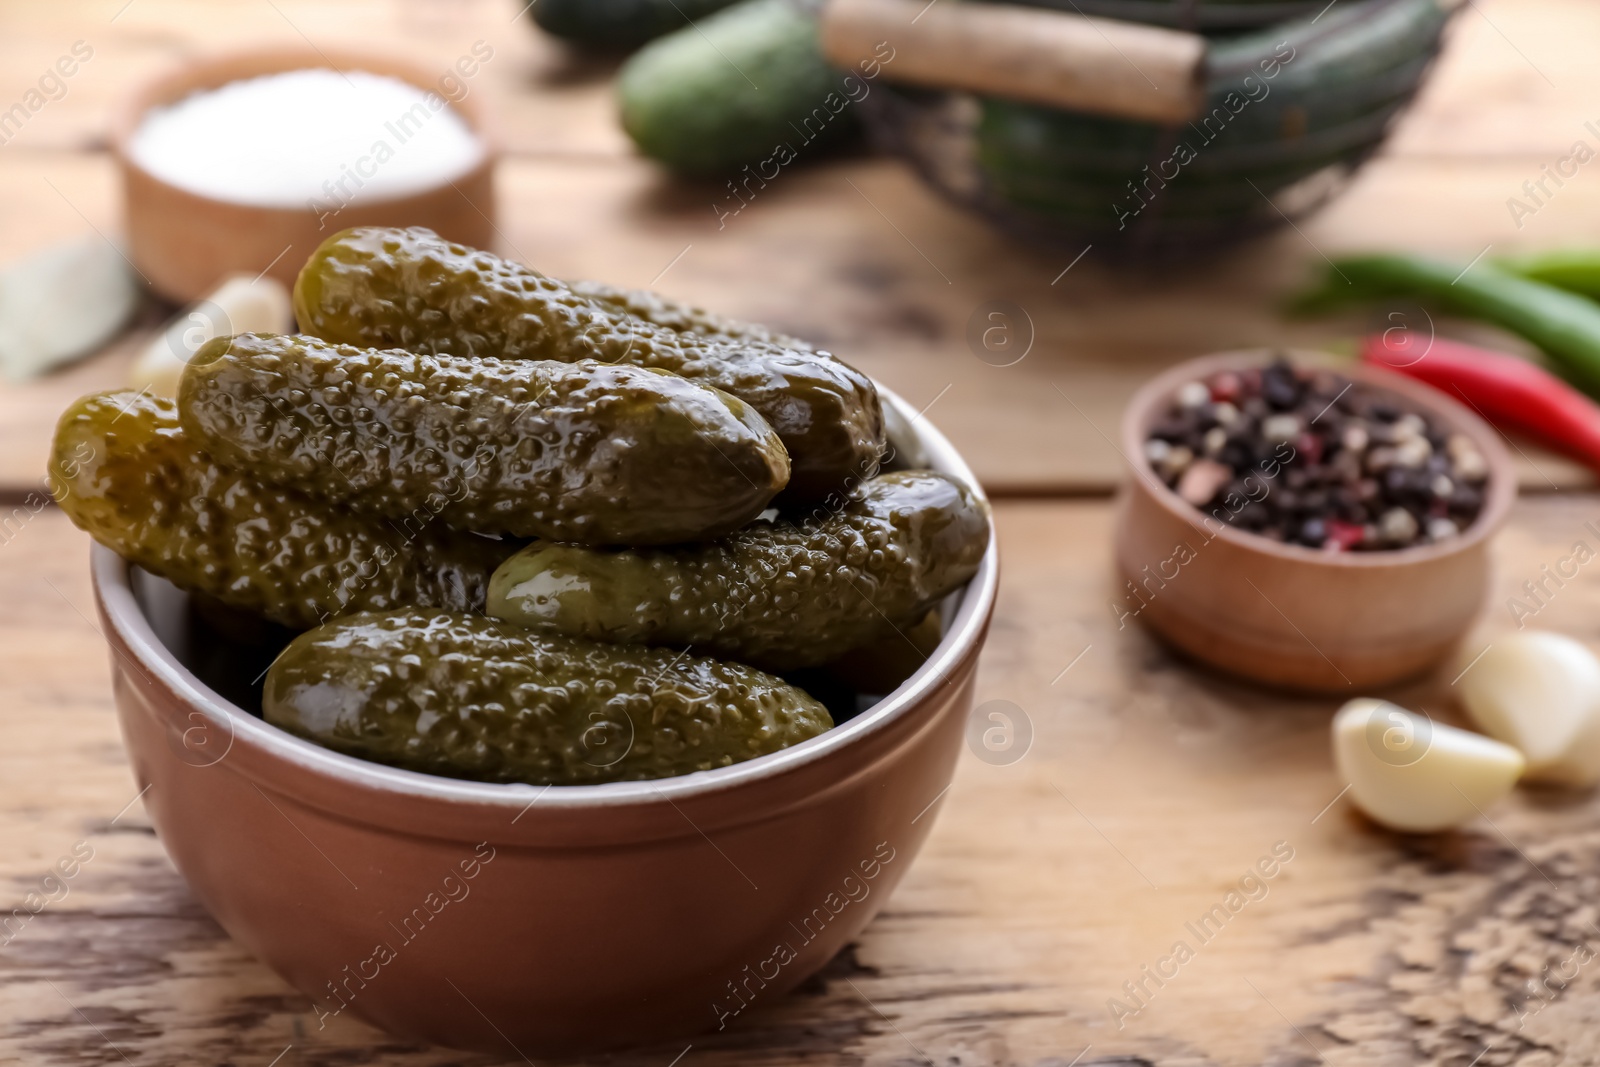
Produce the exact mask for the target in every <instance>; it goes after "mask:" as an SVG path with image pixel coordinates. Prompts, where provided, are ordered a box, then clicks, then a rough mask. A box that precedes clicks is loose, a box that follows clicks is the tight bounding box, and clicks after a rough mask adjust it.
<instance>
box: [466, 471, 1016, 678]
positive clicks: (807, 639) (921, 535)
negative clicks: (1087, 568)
mask: <svg viewBox="0 0 1600 1067" xmlns="http://www.w3.org/2000/svg"><path fill="white" fill-rule="evenodd" d="M988 544H989V517H988V512H987V509H986V508H985V507H984V505H983V504H982V503H981V502H980V501H979V500H978V499H977V498H976V497H974V496H973V495H972V492H971V491H970V490H968V489H967V488H966V487H965V486H963V485H961V484H960V483H959V482H957V481H955V480H954V479H952V478H949V477H947V476H945V475H943V474H937V473H934V472H932V471H904V472H898V473H894V474H885V475H882V476H880V477H878V478H874V479H872V480H871V481H869V482H867V483H865V484H864V485H863V486H862V487H861V488H860V490H858V492H857V493H856V494H855V495H854V496H853V497H852V498H851V499H850V501H849V502H848V503H847V504H846V505H845V507H844V508H843V509H841V510H839V511H838V512H835V513H832V514H821V515H818V516H815V517H810V518H805V519H801V520H799V521H789V520H779V521H777V522H764V523H755V524H753V525H751V526H748V527H746V528H745V529H743V530H740V531H739V532H738V533H736V534H734V535H732V536H731V537H728V538H726V539H724V540H722V541H719V542H715V543H712V544H705V545H684V546H674V547H670V548H659V549H638V550H623V551H600V550H594V549H585V548H583V547H581V546H576V545H560V544H552V543H549V542H544V541H535V542H534V543H532V544H530V545H528V546H527V547H526V548H524V549H523V550H522V551H520V552H518V553H517V554H516V555H515V556H513V557H511V558H510V559H508V560H507V561H506V562H505V563H503V564H502V565H501V566H500V569H499V570H497V571H495V574H494V577H493V578H492V579H491V580H490V582H489V606H488V611H489V614H490V615H494V616H497V617H499V618H502V619H507V620H509V621H511V622H515V623H517V624H518V625H521V626H526V627H528V628H530V629H534V630H540V631H544V632H550V633H562V634H567V635H570V636H574V637H586V638H590V639H593V640H599V641H617V642H638V643H642V644H660V645H673V646H687V647H690V648H693V649H694V650H696V651H698V652H705V653H710V654H712V655H717V656H725V657H727V658H729V659H736V660H739V661H741V662H744V663H753V664H755V665H757V666H760V667H764V668H767V669H770V670H780V671H781V670H790V669H792V668H796V667H806V666H813V665H817V664H822V663H827V662H829V661H830V660H833V659H836V658H837V657H839V656H840V655H842V654H843V653H845V652H847V651H849V650H850V649H852V648H856V647H858V646H860V645H863V644H866V643H867V642H869V641H872V640H873V639H875V638H879V637H883V636H890V637H892V636H894V631H895V630H896V629H899V630H902V631H904V630H907V629H909V628H910V627H911V626H913V625H914V624H915V623H916V622H917V621H918V620H919V619H920V618H922V616H923V615H925V614H926V613H927V612H928V610H929V608H931V607H932V606H933V605H934V604H936V603H937V602H938V601H939V600H941V599H942V598H943V597H944V596H946V595H947V594H949V593H950V592H952V591H953V590H955V589H957V588H959V587H960V586H961V585H962V584H963V583H964V582H966V581H967V580H968V579H970V578H971V577H972V576H973V574H975V573H976V572H977V569H978V564H979V563H980V562H981V561H982V559H983V553H984V550H985V549H986V548H987V547H988Z"/></svg>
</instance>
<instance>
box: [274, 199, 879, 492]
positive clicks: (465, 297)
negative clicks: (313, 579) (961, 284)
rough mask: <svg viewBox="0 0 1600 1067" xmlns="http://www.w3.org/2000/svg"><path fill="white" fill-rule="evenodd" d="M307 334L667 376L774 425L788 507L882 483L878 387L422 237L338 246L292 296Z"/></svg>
mask: <svg viewBox="0 0 1600 1067" xmlns="http://www.w3.org/2000/svg"><path fill="white" fill-rule="evenodd" d="M294 306H295V315H296V316H297V317H298V319H299V321H300V327H301V329H303V330H306V331H308V332H310V333H312V334H315V335H316V336H318V337H321V338H324V339H325V340H328V341H335V342H340V343H344V344H355V345H363V346H368V347H373V348H381V347H389V346H396V347H400V348H405V349H409V350H411V351H414V352H425V353H436V354H441V355H453V356H475V357H491V358H507V359H541V360H560V361H561V362H564V363H570V362H574V361H577V360H583V359H597V360H600V361H601V362H603V363H625V364H635V365H638V366H644V367H658V368H660V369H662V370H668V371H671V372H673V373H674V374H681V375H683V376H685V377H689V378H695V379H698V380H700V381H702V382H705V383H706V384H708V385H713V386H716V387H717V388H719V389H722V390H723V391H725V392H728V393H731V394H732V395H734V396H736V397H739V398H740V399H741V400H743V401H745V402H746V403H747V404H749V405H750V406H751V407H753V408H755V409H756V410H757V411H759V412H760V413H761V414H762V415H763V416H764V417H765V418H766V419H767V421H768V422H770V423H771V424H772V427H773V429H774V430H776V431H777V433H778V436H779V437H780V438H781V439H782V440H783V443H784V446H785V447H786V448H787V449H788V452H789V458H790V463H791V465H792V472H791V475H790V480H789V487H788V490H787V491H786V492H785V493H784V500H785V501H809V500H820V499H823V498H825V497H827V496H828V494H830V493H833V492H837V491H840V490H842V489H844V488H846V487H848V486H851V485H854V484H855V483H857V482H859V481H861V480H862V479H864V478H868V477H871V476H872V475H873V474H874V473H876V471H877V464H878V459H879V457H880V455H881V454H882V452H883V446H884V435H883V412H882V409H881V408H880V406H879V402H878V394H877V390H876V389H875V388H874V387H873V385H872V382H871V381H870V380H869V379H868V378H867V377H866V376H865V375H864V374H862V373H861V372H859V371H857V370H855V369H854V368H853V367H850V366H849V365H847V364H845V363H842V362H840V361H839V360H837V359H834V358H833V357H832V356H830V355H828V354H827V353H823V352H813V351H809V350H805V351H802V350H799V349H795V348H790V347H784V345H783V344H782V343H780V342H779V341H777V340H772V341H768V340H763V339H760V338H756V337H744V338H739V339H732V338H725V339H718V338H716V337H702V336H698V335H696V334H694V333H686V332H679V331H677V330H676V329H674V328H670V327H667V326H660V325H657V324H656V323H654V322H652V321H650V320H649V319H648V318H647V317H643V316H638V317H630V314H631V313H630V312H629V311H625V310H623V309H621V308H619V307H617V305H616V303H615V302H614V301H613V302H605V301H596V300H594V299H589V298H587V297H585V296H583V295H581V294H580V293H578V292H575V291H574V290H573V288H572V287H571V286H568V285H567V284H565V283H564V282H559V281H556V280H554V279H552V278H547V277H545V276H544V275H542V274H539V273H538V272H537V271H534V270H530V269H529V268H527V267H524V266H521V265H520V264H516V263H509V262H507V261H505V260H502V259H500V258H498V257H497V256H494V255H491V254H490V253H488V252H480V251H476V250H475V249H471V248H467V247H465V246H463V245H457V244H451V243H450V242H448V241H445V240H444V239H443V238H441V237H439V236H438V235H436V234H434V233H433V232H432V231H429V230H423V229H409V230H401V229H380V228H366V229H355V230H345V231H344V232H343V233H339V234H335V235H334V236H333V237H330V238H329V239H328V240H327V241H325V242H323V244H322V246H321V247H320V248H318V249H317V250H316V252H314V253H312V256H311V258H310V260H308V261H307V262H306V265H305V267H304V268H303V269H302V270H301V272H300V277H299V280H298V281H296V283H295V289H294Z"/></svg>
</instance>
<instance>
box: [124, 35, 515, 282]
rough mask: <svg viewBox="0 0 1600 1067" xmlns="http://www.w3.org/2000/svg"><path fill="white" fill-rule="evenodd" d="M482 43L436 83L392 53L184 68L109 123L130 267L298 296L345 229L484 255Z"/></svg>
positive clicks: (490, 151) (308, 53) (299, 54)
mask: <svg viewBox="0 0 1600 1067" xmlns="http://www.w3.org/2000/svg"><path fill="white" fill-rule="evenodd" d="M493 54H494V53H493V51H492V50H491V49H489V48H488V46H486V45H481V44H480V45H479V46H476V48H475V50H474V53H469V54H464V55H462V56H461V57H460V58H458V59H457V60H456V61H455V62H454V63H452V64H450V65H448V66H441V68H440V69H438V70H431V69H429V68H427V67H425V66H423V65H420V64H415V63H411V62H408V61H406V60H403V59H399V58H396V57H393V56H385V55H375V54H369V53H360V52H351V51H341V50H338V49H317V50H313V49H311V48H308V47H304V46H281V47H269V48H258V49H252V50H249V51H243V52H233V53H229V54H225V55H217V56H213V57H210V58H205V59H200V60H195V61H191V62H188V63H186V64H184V65H183V66H182V67H180V68H178V69H176V70H173V71H171V72H169V73H167V74H165V75H162V76H160V77H158V78H156V79H155V80H153V81H151V82H149V83H146V84H145V85H143V86H141V87H140V88H138V89H137V90H135V92H133V93H132V94H131V95H130V96H129V97H128V98H127V99H126V100H125V102H124V104H123V106H122V108H121V110H120V111H119V112H118V114H117V115H115V116H114V117H113V121H112V131H111V132H112V147H113V150H114V152H115V155H116V159H117V164H118V167H119V169H120V171H121V174H122V189H123V211H124V225H125V227H126V231H127V239H128V249H129V255H130V257H131V258H132V260H133V263H134V265H135V266H136V267H138V269H139V271H140V272H141V273H142V274H143V275H144V276H145V278H146V279H148V280H149V282H150V284H151V286H152V287H154V288H155V290H156V291H157V292H159V293H160V294H161V295H163V296H166V297H168V298H169V299H172V300H174V301H180V302H185V301H191V300H196V299H198V298H200V297H202V296H204V295H205V294H206V293H208V292H210V291H211V290H212V289H214V288H215V287H216V285H217V284H218V283H219V282H220V281H221V280H222V279H224V278H226V277H228V276H230V275H235V274H248V275H259V274H263V273H265V274H267V275H269V276H271V277H274V278H276V279H278V280H279V281H282V282H283V283H284V284H285V285H293V284H294V278H295V275H296V274H297V273H298V272H299V269H300V265H301V264H302V263H304V262H305V260H306V257H307V256H309V255H310V254H311V252H312V250H313V249H315V248H316V247H317V245H318V244H320V243H321V242H322V241H323V240H324V239H326V238H327V237H328V236H330V235H331V234H334V233H337V232H338V231H340V230H343V229H347V228H349V227H351V226H426V227H428V228H429V229H432V230H435V231H437V232H438V233H439V234H441V235H442V236H444V237H446V238H448V239H450V240H453V241H459V242H461V243H462V244H466V245H472V246H474V247H479V248H484V247H488V246H490V245H491V244H493V243H494V235H495V223H494V218H495V207H494V184H493V174H494V162H495V157H496V152H495V148H494V145H493V142H492V138H491V136H490V134H489V132H488V124H487V120H486V116H485V114H484V109H483V106H482V104H481V102H480V97H479V95H478V92H477V89H476V87H475V86H474V85H473V78H474V76H475V75H476V74H477V73H478V71H479V68H481V66H482V64H483V63H484V62H485V61H487V60H488V59H489V58H490V57H492V56H493Z"/></svg>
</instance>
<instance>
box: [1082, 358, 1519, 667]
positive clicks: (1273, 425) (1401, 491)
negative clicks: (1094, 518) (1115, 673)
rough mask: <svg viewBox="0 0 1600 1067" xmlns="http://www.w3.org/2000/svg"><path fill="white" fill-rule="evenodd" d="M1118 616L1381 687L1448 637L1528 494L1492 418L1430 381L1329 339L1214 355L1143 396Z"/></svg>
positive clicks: (1127, 443)
mask: <svg viewBox="0 0 1600 1067" xmlns="http://www.w3.org/2000/svg"><path fill="white" fill-rule="evenodd" d="M1122 439H1123V452H1124V455H1125V456H1126V457H1127V458H1128V463H1129V466H1130V467H1131V468H1132V469H1131V477H1130V478H1129V480H1128V483H1127V488H1126V490H1125V491H1124V493H1123V495H1122V499H1121V502H1120V506H1119V509H1118V516H1117V536H1116V562H1117V569H1118V572H1119V573H1118V578H1117V589H1116V592H1115V595H1114V597H1113V600H1112V608H1113V610H1114V611H1115V612H1116V614H1117V616H1118V619H1119V621H1120V622H1121V624H1122V625H1123V626H1127V625H1129V624H1131V623H1133V622H1139V623H1143V624H1145V625H1147V626H1149V627H1150V629H1151V630H1153V631H1154V632H1155V633H1156V634H1157V635H1158V636H1160V637H1161V638H1163V639H1164V640H1166V641H1167V642H1168V643H1169V644H1171V645H1173V646H1175V647H1176V648H1177V649H1179V650H1180V651H1181V652H1184V653H1186V654H1188V655H1189V656H1191V657H1193V658H1195V659H1198V660H1201V661H1203V662H1205V663H1207V664H1210V665H1212V666H1214V667H1218V668H1220V669H1222V670H1224V671H1226V672H1229V673H1232V674H1236V675H1239V676H1242V677H1245V678H1249V679H1252V680H1254V681H1259V682H1266V683H1268V684H1272V685H1276V686H1281V687H1285V688H1291V689H1299V690H1305V691H1314V692H1339V691H1346V690H1352V689H1359V688H1367V687H1372V686H1380V685H1386V684H1389V683H1393V682H1398V681H1401V680H1403V679H1406V678H1409V677H1412V676H1415V675H1418V674H1421V673H1423V672H1424V671H1426V670H1428V669H1430V668H1432V667H1434V666H1436V665H1437V664H1439V663H1440V662H1441V661H1443V660H1444V659H1445V658H1447V657H1448V656H1449V655H1450V654H1451V653H1452V652H1453V651H1454V649H1455V647H1456V645H1457V644H1458V643H1459V641H1460V639H1461V638H1462V637H1463V636H1464V635H1465V633H1466V632H1467V630H1468V629H1470V628H1471V626H1472V624H1473V622H1474V621H1475V620H1476V619H1477V617H1478V614H1479V612H1480V611H1481V610H1482V608H1483V605H1484V602H1485V600H1486V598H1487V595H1488V590H1489V541H1490V538H1491V537H1492V535H1493V534H1494V533H1495V531H1496V530H1498V529H1499V528H1500V526H1501V525H1502V524H1503V523H1504V521H1505V518H1506V514H1507V512H1508V511H1509V510H1510V507H1511V502H1512V500H1513V499H1514V498H1515V496H1516V477H1515V472H1514V471H1513V470H1512V467H1511V460H1510V458H1509V456H1508V455H1507V454H1506V451H1505V448H1504V447H1503V446H1502V445H1501V443H1500V439H1499V437H1498V435H1497V434H1496V432H1495V431H1494V430H1493V429H1492V428H1490V426H1489V425H1488V424H1487V423H1485V422H1484V421H1483V420H1482V419H1480V418H1479V417H1478V416H1477V415H1475V414H1473V413H1472V412H1471V411H1469V410H1467V409H1466V408H1465V407H1463V406H1462V405H1460V404H1458V403H1456V402H1455V401H1453V400H1451V399H1450V398H1449V397H1448V396H1446V395H1445V394H1443V393H1441V392H1438V391H1436V390H1435V389H1433V388H1432V387H1431V386H1427V385H1423V384H1421V383H1420V382H1416V381H1414V380H1411V379H1409V378H1404V377H1401V376H1399V375H1397V374H1394V373H1391V372H1389V371H1385V370H1381V369H1378V368H1374V367H1370V366H1364V365H1338V364H1336V363H1335V362H1334V361H1333V360H1332V358H1331V357H1329V356H1327V355H1323V354H1318V353H1307V352H1294V353H1284V352H1275V351H1270V350H1255V351H1246V352H1230V353H1224V354H1221V355H1215V356H1208V357H1204V358H1202V359H1197V360H1193V361H1190V362H1188V363H1184V364H1181V365H1179V366H1177V367H1174V368H1172V369H1171V370H1169V371H1167V372H1166V373H1164V374H1162V375H1160V376H1159V377H1157V378H1155V379H1153V380H1152V381H1150V382H1149V383H1148V384H1146V385H1145V386H1144V387H1143V388H1142V389H1141V390H1140V391H1139V392H1138V393H1137V394H1136V395H1135V396H1134V398H1133V400H1132V402H1131V403H1130V404H1129V406H1128V409H1127V411H1126V413H1125V414H1124V416H1123V423H1122Z"/></svg>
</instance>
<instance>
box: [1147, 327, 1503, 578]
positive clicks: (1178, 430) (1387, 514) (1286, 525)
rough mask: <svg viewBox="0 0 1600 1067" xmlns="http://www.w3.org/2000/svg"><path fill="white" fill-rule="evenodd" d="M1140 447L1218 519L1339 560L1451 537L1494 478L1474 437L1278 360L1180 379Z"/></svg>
mask: <svg viewBox="0 0 1600 1067" xmlns="http://www.w3.org/2000/svg"><path fill="white" fill-rule="evenodd" d="M1144 451H1145V459H1146V460H1147V461H1148V462H1149V463H1150V466H1151V468H1152V469H1153V470H1154V471H1155V472H1156V473H1157V474H1158V475H1159V476H1160V477H1161V478H1162V479H1163V480H1164V481H1165V482H1166V483H1167V485H1168V486H1170V487H1171V488H1172V489H1173V490H1174V491H1175V492H1176V493H1177V494H1178V495H1179V496H1180V497H1182V498H1183V499H1184V500H1185V501H1186V502H1188V503H1189V504H1191V505H1193V506H1194V507H1196V508H1198V509H1199V510H1200V511H1202V512H1204V513H1206V514H1207V515H1209V516H1211V517H1213V518H1215V519H1216V520H1219V521H1221V522H1224V523H1228V524H1229V525H1232V526H1235V527H1238V528H1240V529H1243V530H1248V531H1250V532H1251V533H1255V534H1259V535H1261V536H1263V537H1270V538H1272V539H1273V540H1275V541H1283V542H1287V543H1291V544H1298V545H1305V546H1308V547H1312V548H1322V549H1326V550H1328V551H1334V552H1338V551H1371V550H1382V549H1397V548H1406V547H1408V546H1411V545H1417V544H1427V543H1429V542H1435V541H1444V540H1447V539H1449V538H1451V537H1455V536H1457V535H1458V534H1460V533H1461V531H1462V530H1465V529H1466V528H1467V527H1468V526H1470V525H1471V524H1472V522H1473V520H1474V519H1476V518H1477V516H1478V513H1479V511H1480V510H1482V508H1483V500H1484V483H1485V482H1486V481H1487V479H1488V475H1489V468H1488V464H1487V462H1486V461H1485V460H1484V457H1483V454H1482V453H1481V452H1479V451H1478V449H1477V447H1476V445H1474V444H1473V442H1472V440H1471V438H1468V437H1466V436H1464V435H1462V434H1458V433H1453V432H1451V431H1450V430H1449V428H1447V427H1445V426H1444V425H1442V424H1441V423H1440V422H1439V421H1438V420H1437V419H1435V418H1433V417H1431V416H1429V415H1428V414H1426V413H1424V412H1421V411H1417V410H1414V409H1413V407H1412V406H1410V405H1408V404H1407V403H1406V402H1405V401H1404V399H1403V398H1401V397H1399V396H1397V395H1395V394H1393V393H1389V392H1386V391H1383V390H1380V389H1376V388H1373V387H1371V386H1368V385H1364V384H1362V383H1360V382H1355V381H1352V380H1351V379H1349V378H1347V377H1345V376H1343V375H1341V374H1338V373H1335V372H1333V371H1329V370H1323V369H1302V368H1296V367H1294V366H1292V365H1291V364H1289V363H1288V362H1287V361H1286V360H1283V359H1279V360H1277V361H1276V362H1274V363H1272V364H1270V365H1268V366H1265V367H1261V368H1251V369H1247V370H1241V371H1221V372H1219V373H1216V374H1213V375H1211V376H1210V377H1209V378H1207V379H1205V380H1203V381H1192V382H1188V383H1186V384H1184V385H1183V386H1181V387H1180V388H1179V389H1178V391H1177V393H1176V394H1175V395H1174V397H1173V400H1172V403H1171V406H1170V407H1169V409H1168V410H1167V411H1166V412H1165V413H1164V414H1163V415H1162V416H1161V417H1160V418H1159V419H1158V420H1157V421H1156V423H1155V425H1154V426H1153V427H1151V429H1150V432H1149V436H1148V438H1147V440H1146V441H1145V446H1144Z"/></svg>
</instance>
